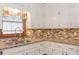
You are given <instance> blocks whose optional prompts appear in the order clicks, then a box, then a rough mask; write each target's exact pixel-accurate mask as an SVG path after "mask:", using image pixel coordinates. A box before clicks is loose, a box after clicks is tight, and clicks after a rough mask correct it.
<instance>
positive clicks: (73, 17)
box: [45, 4, 79, 28]
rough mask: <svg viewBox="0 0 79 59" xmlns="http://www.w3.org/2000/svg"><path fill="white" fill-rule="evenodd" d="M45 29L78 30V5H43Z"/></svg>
mask: <svg viewBox="0 0 79 59" xmlns="http://www.w3.org/2000/svg"><path fill="white" fill-rule="evenodd" d="M45 16H46V17H45V20H46V26H45V27H46V28H48V27H49V28H51V27H52V28H70V27H71V28H73V27H74V28H76V27H77V28H78V27H79V4H45Z"/></svg>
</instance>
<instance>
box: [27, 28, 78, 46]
mask: <svg viewBox="0 0 79 59" xmlns="http://www.w3.org/2000/svg"><path fill="white" fill-rule="evenodd" d="M27 31H29V32H30V33H31V34H32V35H31V37H32V38H35V39H38V40H40V39H41V40H48V41H54V42H59V43H66V44H73V45H79V29H78V28H71V29H67V28H66V29H29V30H27Z"/></svg>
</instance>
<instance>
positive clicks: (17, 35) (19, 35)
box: [15, 27, 21, 40]
mask: <svg viewBox="0 0 79 59" xmlns="http://www.w3.org/2000/svg"><path fill="white" fill-rule="evenodd" d="M17 30H19V31H20V32H21V29H20V27H16V28H15V34H16V37H17V40H18V39H19V38H20V37H21V34H17Z"/></svg>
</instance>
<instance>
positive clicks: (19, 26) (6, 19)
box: [2, 16, 23, 34]
mask: <svg viewBox="0 0 79 59" xmlns="http://www.w3.org/2000/svg"><path fill="white" fill-rule="evenodd" d="M2 22H3V30H2V32H3V34H15V33H22V32H23V22H22V19H21V17H20V16H3V20H2Z"/></svg>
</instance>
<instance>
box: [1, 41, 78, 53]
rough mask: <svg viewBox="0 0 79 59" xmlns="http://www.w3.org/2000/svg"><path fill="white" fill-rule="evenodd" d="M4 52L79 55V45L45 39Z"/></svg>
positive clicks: (4, 51)
mask: <svg viewBox="0 0 79 59" xmlns="http://www.w3.org/2000/svg"><path fill="white" fill-rule="evenodd" d="M2 52H3V55H79V46H74V45H67V44H60V43H54V42H49V41H43V42H39V43H35V44H30V45H25V46H19V47H15V48H10V49H5V50H3V51H2Z"/></svg>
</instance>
